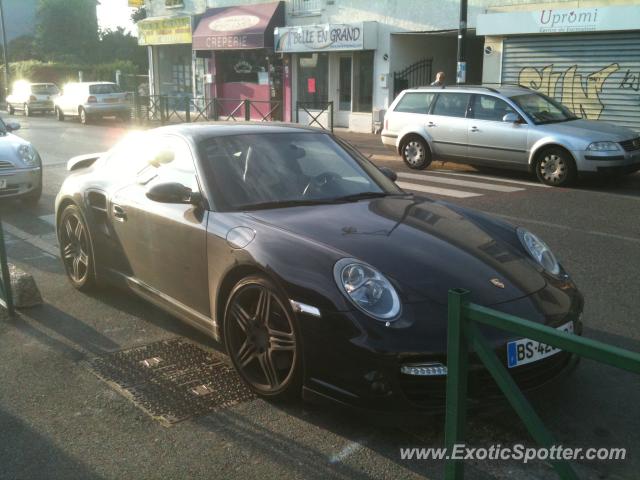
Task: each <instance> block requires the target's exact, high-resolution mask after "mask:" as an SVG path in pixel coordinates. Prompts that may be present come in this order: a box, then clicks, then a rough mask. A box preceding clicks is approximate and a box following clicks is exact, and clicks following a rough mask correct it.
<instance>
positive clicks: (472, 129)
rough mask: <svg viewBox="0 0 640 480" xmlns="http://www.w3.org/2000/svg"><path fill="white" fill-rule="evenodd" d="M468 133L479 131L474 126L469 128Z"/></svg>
mask: <svg viewBox="0 0 640 480" xmlns="http://www.w3.org/2000/svg"><path fill="white" fill-rule="evenodd" d="M470 131H471V132H479V131H480V129H479V128H478V127H476V126H473V127H471V129H470Z"/></svg>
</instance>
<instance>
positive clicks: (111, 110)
mask: <svg viewBox="0 0 640 480" xmlns="http://www.w3.org/2000/svg"><path fill="white" fill-rule="evenodd" d="M55 112H56V116H57V117H58V120H60V121H63V120H64V119H65V118H66V117H67V116H74V117H79V118H80V122H82V123H83V124H86V123H89V122H90V121H91V120H92V119H94V118H102V117H117V118H119V119H121V120H122V121H127V120H129V119H130V118H131V105H130V103H129V99H128V96H127V94H126V93H125V92H123V91H122V90H120V87H119V86H118V85H117V84H115V83H112V82H78V83H68V84H66V85H65V86H64V89H63V92H62V94H61V95H60V96H59V97H58V98H56V101H55Z"/></svg>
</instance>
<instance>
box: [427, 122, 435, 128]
mask: <svg viewBox="0 0 640 480" xmlns="http://www.w3.org/2000/svg"><path fill="white" fill-rule="evenodd" d="M435 126H436V124H435V123H433V122H429V123H427V127H435Z"/></svg>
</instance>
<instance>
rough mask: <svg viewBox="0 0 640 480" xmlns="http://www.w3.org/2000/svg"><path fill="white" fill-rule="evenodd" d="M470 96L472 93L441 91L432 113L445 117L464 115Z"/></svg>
mask: <svg viewBox="0 0 640 480" xmlns="http://www.w3.org/2000/svg"><path fill="white" fill-rule="evenodd" d="M470 96H471V94H470V93H439V94H438V98H437V99H436V104H435V106H434V107H433V112H432V113H433V115H442V116H445V117H464V116H465V114H466V112H467V105H468V104H469V97H470Z"/></svg>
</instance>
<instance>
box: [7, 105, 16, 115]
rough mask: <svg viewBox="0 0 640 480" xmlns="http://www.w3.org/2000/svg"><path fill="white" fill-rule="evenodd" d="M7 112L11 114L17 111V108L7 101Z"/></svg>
mask: <svg viewBox="0 0 640 480" xmlns="http://www.w3.org/2000/svg"><path fill="white" fill-rule="evenodd" d="M7 113H9V115H13V114H14V113H16V109H15V108H13V107H12V106H11V105H10V104H8V103H7Z"/></svg>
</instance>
